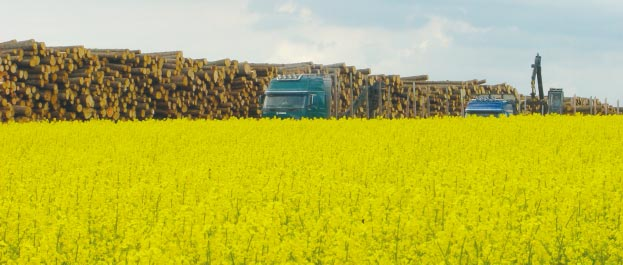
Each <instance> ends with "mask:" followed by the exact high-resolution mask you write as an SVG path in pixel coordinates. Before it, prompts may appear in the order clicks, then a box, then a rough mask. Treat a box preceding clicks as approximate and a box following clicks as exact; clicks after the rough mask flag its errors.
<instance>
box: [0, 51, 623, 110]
mask: <svg viewBox="0 0 623 265" xmlns="http://www.w3.org/2000/svg"><path fill="white" fill-rule="evenodd" d="M308 73H320V74H330V75H331V76H332V78H333V80H334V84H336V85H335V86H334V88H333V91H332V93H333V95H334V97H333V98H336V99H338V100H335V101H334V102H333V103H332V107H331V112H332V115H337V116H339V117H343V116H349V117H377V116H382V117H387V118H409V117H431V116H446V115H453V116H456V115H460V114H461V110H462V109H463V108H464V106H465V105H466V104H467V102H468V101H469V100H470V99H471V98H474V97H475V96H476V95H483V94H504V95H513V96H515V97H516V98H519V97H520V96H519V94H518V93H517V90H516V89H515V88H513V87H511V86H508V85H506V84H500V85H485V81H484V80H469V81H428V76H425V75H423V76H412V77H403V78H401V77H400V76H398V75H372V74H371V71H370V69H357V68H356V67H354V66H349V65H347V64H345V63H336V64H331V65H321V64H314V63H312V62H302V63H294V64H266V63H253V64H250V63H247V62H240V61H237V60H230V59H221V60H217V61H208V60H206V59H191V58H186V57H184V56H183V53H182V52H181V51H169V52H158V53H142V52H141V51H140V50H129V49H88V48H85V47H83V46H63V47H47V46H46V45H45V43H43V42H37V41H35V40H25V41H17V40H11V41H6V42H2V43H0V120H1V121H12V120H15V121H30V120H89V119H111V120H142V119H150V118H156V119H163V118H202V119H227V118H230V117H245V118H246V117H260V116H261V106H260V104H259V96H260V95H262V94H263V92H264V91H265V90H266V89H267V87H268V84H269V82H270V80H271V79H272V78H274V77H276V76H277V75H288V74H308ZM461 91H463V92H461ZM461 93H463V97H461ZM364 99H365V100H364ZM571 102H575V110H576V112H578V113H586V114H590V113H593V114H606V113H608V114H614V113H616V109H615V108H613V107H612V106H610V105H608V104H604V103H601V102H600V101H599V100H595V99H585V98H575V100H573V99H567V101H566V110H567V113H571V111H572V109H573V104H572V103H571Z"/></svg>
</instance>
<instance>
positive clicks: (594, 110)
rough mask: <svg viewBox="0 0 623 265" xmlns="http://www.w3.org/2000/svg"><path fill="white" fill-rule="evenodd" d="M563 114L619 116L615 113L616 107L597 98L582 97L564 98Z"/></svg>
mask: <svg viewBox="0 0 623 265" xmlns="http://www.w3.org/2000/svg"><path fill="white" fill-rule="evenodd" d="M564 104H565V107H564V113H565V114H585V115H611V114H620V110H619V112H617V107H616V106H612V105H610V104H608V103H607V102H602V101H601V100H599V99H597V98H592V97H591V98H584V97H575V96H574V97H565V99H564Z"/></svg>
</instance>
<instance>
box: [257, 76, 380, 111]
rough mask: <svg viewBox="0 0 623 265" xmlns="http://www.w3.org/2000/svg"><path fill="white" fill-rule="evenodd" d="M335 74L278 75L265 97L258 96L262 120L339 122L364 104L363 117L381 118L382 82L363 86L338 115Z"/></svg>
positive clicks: (337, 91) (338, 106) (337, 92)
mask: <svg viewBox="0 0 623 265" xmlns="http://www.w3.org/2000/svg"><path fill="white" fill-rule="evenodd" d="M336 83H337V76H336V75H335V74H293V75H280V76H278V77H276V78H274V79H272V80H271V81H270V84H269V85H268V89H267V90H266V91H265V92H264V95H262V96H260V104H262V117H271V118H282V119H301V118H309V119H314V118H325V119H327V118H331V117H335V118H341V117H346V116H350V117H352V116H353V115H352V114H353V112H354V111H355V110H356V109H358V108H359V107H360V106H362V105H363V104H364V102H366V104H365V106H366V117H368V118H370V117H373V116H376V115H380V111H378V108H379V106H381V103H380V100H381V92H380V91H382V90H383V89H382V87H383V84H382V82H377V83H375V84H374V85H372V86H370V85H364V86H363V88H362V91H361V93H360V94H359V95H358V96H357V97H356V98H353V101H352V102H350V106H348V108H346V111H344V112H340V111H339V109H340V106H341V103H342V101H340V100H339V89H340V88H339V87H336V86H335V85H334V84H336Z"/></svg>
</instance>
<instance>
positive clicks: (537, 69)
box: [531, 53, 545, 101]
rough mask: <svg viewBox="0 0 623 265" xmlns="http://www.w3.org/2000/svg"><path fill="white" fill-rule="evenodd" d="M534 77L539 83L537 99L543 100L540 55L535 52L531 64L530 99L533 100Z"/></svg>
mask: <svg viewBox="0 0 623 265" xmlns="http://www.w3.org/2000/svg"><path fill="white" fill-rule="evenodd" d="M535 78H536V81H537V82H538V83H539V84H538V85H539V101H543V99H544V97H545V95H544V93H543V77H542V76H541V55H539V54H538V53H537V54H536V57H535V58H534V64H533V65H532V93H531V96H532V100H534V97H535V96H536V91H534V83H535Z"/></svg>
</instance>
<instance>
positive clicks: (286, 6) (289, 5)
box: [277, 1, 297, 14]
mask: <svg viewBox="0 0 623 265" xmlns="http://www.w3.org/2000/svg"><path fill="white" fill-rule="evenodd" d="M296 9H297V8H296V5H295V4H294V2H292V1H288V2H285V3H283V4H281V5H279V6H278V7H277V12H279V13H285V14H294V12H296Z"/></svg>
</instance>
